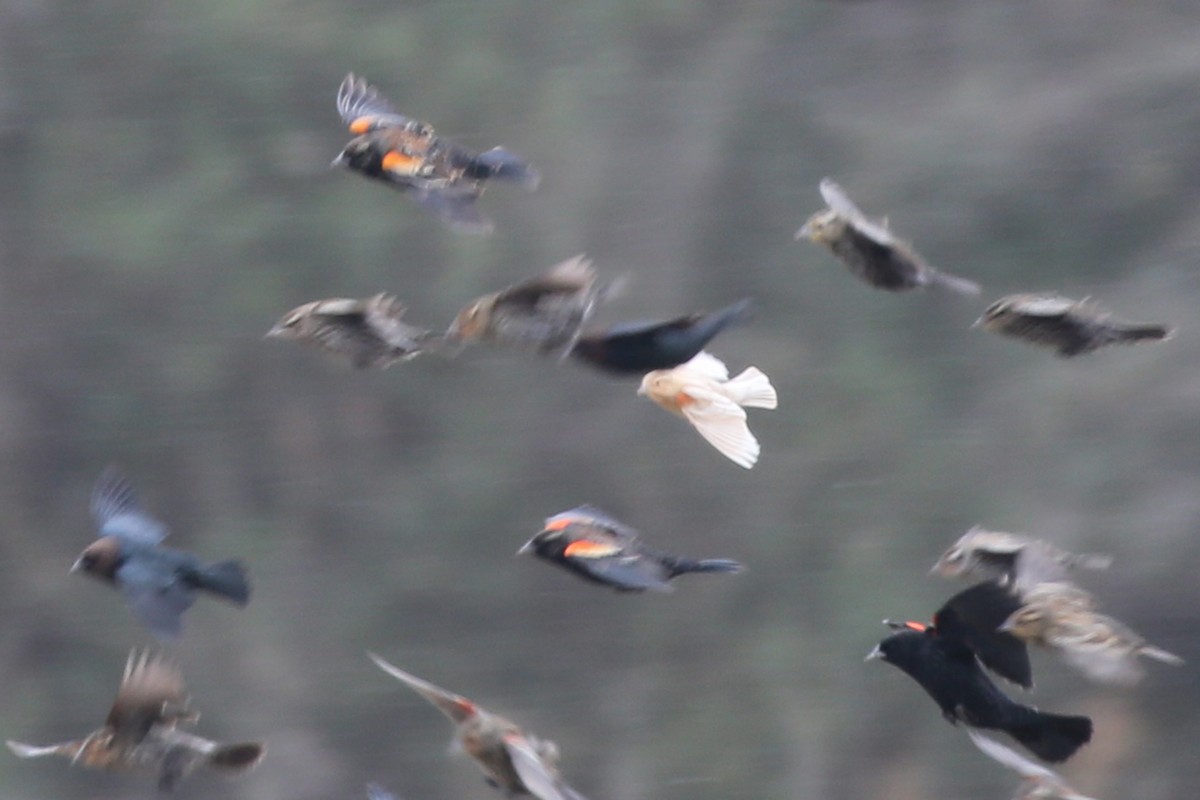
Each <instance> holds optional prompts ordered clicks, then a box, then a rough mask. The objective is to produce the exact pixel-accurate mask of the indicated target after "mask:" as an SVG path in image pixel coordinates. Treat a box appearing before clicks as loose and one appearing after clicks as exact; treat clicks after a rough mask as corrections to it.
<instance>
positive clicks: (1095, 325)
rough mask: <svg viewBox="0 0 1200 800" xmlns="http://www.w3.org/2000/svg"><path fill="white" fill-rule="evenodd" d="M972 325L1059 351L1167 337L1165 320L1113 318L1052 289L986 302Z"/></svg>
mask: <svg viewBox="0 0 1200 800" xmlns="http://www.w3.org/2000/svg"><path fill="white" fill-rule="evenodd" d="M975 326H976V327H981V328H983V329H984V330H987V331H992V332H993V333H998V334H1000V335H1001V336H1010V337H1012V338H1014V339H1024V340H1025V341H1027V342H1032V343H1033V344H1036V345H1040V346H1042V347H1048V348H1050V349H1052V350H1055V351H1057V353H1058V355H1060V356H1064V357H1067V358H1070V357H1071V356H1077V355H1081V354H1083V353H1090V352H1091V351H1093V350H1098V349H1099V348H1101V347H1106V346H1108V345H1110V344H1128V343H1132V342H1143V341H1149V342H1155V341H1163V340H1166V339H1170V338H1171V335H1172V330H1171V328H1169V327H1168V326H1166V325H1155V324H1146V323H1140V322H1124V321H1121V320H1117V319H1114V318H1113V317H1112V316H1111V315H1110V314H1109V313H1108V312H1106V311H1103V310H1101V309H1100V308H1099V307H1098V306H1096V305H1095V304H1094V303H1092V302H1091V301H1090V300H1089V299H1087V298H1085V299H1083V300H1069V299H1067V298H1065V297H1059V296H1058V295H1055V294H1012V295H1009V296H1007V297H1002V298H1000V299H999V300H997V301H996V302H994V303H992V304H991V305H990V306H988V308H987V310H986V311H984V312H983V316H981V317H980V318H979V319H978V320H976V322H975Z"/></svg>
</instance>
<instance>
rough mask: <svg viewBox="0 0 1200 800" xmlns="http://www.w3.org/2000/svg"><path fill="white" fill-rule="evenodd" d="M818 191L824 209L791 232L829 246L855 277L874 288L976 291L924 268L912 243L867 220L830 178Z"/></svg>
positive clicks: (975, 287)
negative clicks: (931, 286)
mask: <svg viewBox="0 0 1200 800" xmlns="http://www.w3.org/2000/svg"><path fill="white" fill-rule="evenodd" d="M820 190H821V197H823V198H824V199H825V203H826V204H827V205H828V206H829V208H827V209H825V210H824V211H818V212H817V213H816V214H813V215H812V216H811V217H809V219H808V221H807V222H805V223H804V225H803V227H801V228H800V230H798V231H796V238H797V239H809V240H811V241H814V242H816V243H817V244H820V245H824V246H825V247H827V248H829V250H830V252H832V253H833V254H834V256H836V257H837V258H838V260H839V261H841V262H842V263H843V264H845V265H846V267H848V268H849V270H850V271H851V272H852V273H854V275H855V276H857V277H858V278H860V279H862V280H863V281H866V282H867V283H869V284H870V285H871V286H874V287H876V288H879V289H887V290H889V291H893V292H901V291H905V290H907V289H919V288H923V287H925V286H930V285H934V286H941V287H943V288H946V289H949V290H951V291H954V292H958V293H959V294H968V295H973V294H979V285H978V284H976V283H974V282H973V281H969V280H966V279H965V278H959V277H957V276H955V275H950V274H948V273H945V272H941V271H939V270H936V269H934V268H933V267H931V266H929V264H927V263H926V262H925V259H923V258H921V256H920V255H919V254H918V253H917V251H916V250H914V249H913V248H912V245H910V244H909V243H908V242H905V241H901V240H900V239H897V238H896V237H895V236H893V235H892V232H891V231H890V230H888V227H887V222H886V221H885V222H883V223H878V222H873V221H872V220H869V219H867V216H866V215H865V214H863V212H862V211H860V210H859V208H858V206H856V205H855V204H854V203H853V202H852V201H851V200H850V198H849V196H848V195H847V194H846V192H845V190H844V189H842V187H841V186H838V185H837V184H836V183H834V182H833V181H832V180H830V179H829V178H825V179H824V180H822V181H821V185H820Z"/></svg>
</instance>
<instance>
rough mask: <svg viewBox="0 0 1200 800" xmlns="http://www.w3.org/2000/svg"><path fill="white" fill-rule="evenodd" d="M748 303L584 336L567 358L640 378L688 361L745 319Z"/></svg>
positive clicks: (738, 303)
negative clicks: (574, 358) (730, 326)
mask: <svg viewBox="0 0 1200 800" xmlns="http://www.w3.org/2000/svg"><path fill="white" fill-rule="evenodd" d="M749 308H750V301H749V300H748V299H746V300H739V301H738V302H736V303H734V304H733V305H730V306H726V307H725V308H722V309H720V310H718V311H713V312H711V313H708V314H690V315H688V316H685V317H678V318H676V319H672V320H668V321H666V322H632V323H625V324H621V325H614V326H612V327H611V328H608V329H607V330H603V331H592V332H589V333H585V334H584V335H583V336H580V337H579V340H578V341H577V342H575V346H574V347H573V348H572V349H571V355H573V356H575V357H576V358H578V359H580V360H582V361H586V362H587V363H589V364H591V365H592V366H594V367H599V368H600V369H602V370H606V371H608V372H616V373H620V374H623V375H644V374H646V373H647V372H653V371H654V370H659V369H672V368H674V367H678V366H679V365H680V364H686V363H687V362H688V361H691V360H692V359H693V358H694V357H695V356H696V355H697V354H698V353H699V352H700V351H701V350H703V349H704V346H705V345H706V344H708V342H709V341H710V340H711V339H712V338H713V337H714V336H716V335H717V334H718V333H720V332H721V331H722V330H724V329H725V328H726V327H727V326H728V325H730V324H731V323H733V322H735V321H737V320H740V319H742V318H743V317H745V315H746V312H747V310H748V309H749Z"/></svg>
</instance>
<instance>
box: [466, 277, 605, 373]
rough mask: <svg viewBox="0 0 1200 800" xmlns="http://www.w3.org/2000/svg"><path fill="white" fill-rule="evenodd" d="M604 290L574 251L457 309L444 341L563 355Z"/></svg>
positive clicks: (601, 297) (602, 295) (603, 298)
mask: <svg viewBox="0 0 1200 800" xmlns="http://www.w3.org/2000/svg"><path fill="white" fill-rule="evenodd" d="M610 292H611V290H610V289H609V288H606V287H600V286H598V285H597V281H596V271H595V270H594V269H592V262H591V261H590V260H589V259H588V258H586V257H585V256H583V255H578V256H575V257H574V258H569V259H567V260H566V261H563V262H562V263H561V264H556V265H555V266H553V267H551V268H550V269H549V270H547V271H546V272H544V273H542V274H541V275H538V276H536V277H534V278H530V279H529V280H526V281H522V282H521V283H518V284H515V285H513V286H509V287H508V288H506V289H501V290H500V291H498V292H492V293H490V294H486V295H484V296H483V297H480V298H478V299H477V300H474V301H472V302H471V303H470V305H468V306H467V307H465V308H464V309H463V310H462V311H459V312H458V315H457V316H456V317H455V318H454V321H453V322H452V323H451V324H450V329H449V330H448V331H447V332H446V340H447V341H448V342H452V343H475V342H494V343H497V344H508V345H513V346H516V347H525V348H529V349H532V350H536V351H537V352H539V353H550V352H555V351H561V352H564V353H565V352H566V351H567V350H569V349H570V347H571V345H573V344H574V343H575V340H576V339H577V338H578V337H579V332H580V329H581V328H582V327H583V325H584V324H585V323H586V322H587V321H588V319H589V318H590V317H591V316H592V312H593V311H595V310H596V307H597V305H599V304H600V303H601V302H602V301H603V300H605V299H607V297H608V296H609V294H610Z"/></svg>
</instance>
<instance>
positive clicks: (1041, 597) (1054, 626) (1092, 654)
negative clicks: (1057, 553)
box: [999, 583, 1183, 686]
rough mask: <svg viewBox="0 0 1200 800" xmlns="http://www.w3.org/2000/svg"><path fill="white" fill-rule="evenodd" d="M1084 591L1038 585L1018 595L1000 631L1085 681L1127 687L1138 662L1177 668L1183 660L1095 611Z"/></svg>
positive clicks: (1133, 679) (1135, 675) (1137, 672)
mask: <svg viewBox="0 0 1200 800" xmlns="http://www.w3.org/2000/svg"><path fill="white" fill-rule="evenodd" d="M1096 607H1097V603H1096V601H1095V599H1094V598H1093V597H1092V596H1091V594H1089V593H1088V592H1086V591H1084V590H1083V589H1080V588H1079V587H1078V586H1075V585H1074V584H1070V583H1043V584H1040V585H1038V586H1035V587H1033V588H1032V589H1030V590H1028V591H1025V592H1022V594H1021V606H1020V608H1018V609H1016V610H1014V611H1013V612H1012V613H1011V614H1010V615H1009V616H1008V617H1007V618H1006V619H1005V620H1003V621H1002V622H1001V624H1000V626H999V630H1000V631H1002V632H1006V633H1010V634H1012V635H1013V636H1016V637H1017V638H1018V639H1021V640H1022V641H1026V642H1033V643H1035V644H1040V645H1042V646H1044V647H1049V648H1051V649H1053V650H1054V651H1056V652H1057V653H1059V654H1060V655H1061V656H1062V658H1063V660H1064V661H1066V662H1067V663H1068V664H1070V665H1071V666H1073V667H1075V668H1076V669H1078V670H1079V671H1080V672H1082V673H1083V674H1084V675H1085V676H1087V677H1088V678H1090V679H1092V680H1094V681H1097V682H1099V683H1110V684H1117V685H1121V686H1130V685H1133V684H1135V683H1137V682H1138V681H1140V680H1141V679H1142V677H1143V676H1144V670H1143V669H1142V665H1141V664H1140V663H1138V657H1139V656H1144V657H1146V658H1151V659H1154V660H1155V661H1161V662H1163V663H1165V664H1171V665H1173V666H1179V665H1181V664H1182V663H1183V659H1182V658H1180V657H1179V656H1177V655H1175V654H1174V653H1168V652H1167V651H1166V650H1163V649H1161V648H1158V647H1154V646H1153V645H1151V644H1149V643H1147V642H1146V640H1145V639H1143V638H1142V637H1141V636H1139V635H1138V634H1137V633H1135V632H1134V631H1133V630H1131V629H1130V628H1129V627H1127V626H1126V625H1124V624H1123V623H1121V622H1119V621H1118V620H1115V619H1113V618H1112V617H1109V616H1106V615H1104V614H1101V613H1099V612H1098V611H1096Z"/></svg>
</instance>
